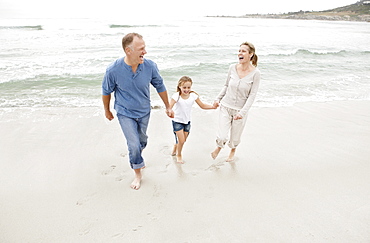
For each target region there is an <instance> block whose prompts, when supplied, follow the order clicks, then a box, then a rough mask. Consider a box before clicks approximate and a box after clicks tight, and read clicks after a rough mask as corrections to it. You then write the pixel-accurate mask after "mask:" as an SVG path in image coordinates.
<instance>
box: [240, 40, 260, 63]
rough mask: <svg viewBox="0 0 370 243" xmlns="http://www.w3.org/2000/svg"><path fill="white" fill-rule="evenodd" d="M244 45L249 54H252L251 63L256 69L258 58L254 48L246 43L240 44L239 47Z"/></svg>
mask: <svg viewBox="0 0 370 243" xmlns="http://www.w3.org/2000/svg"><path fill="white" fill-rule="evenodd" d="M244 45H245V46H248V47H249V53H253V56H252V57H251V62H252V65H253V66H255V67H257V61H258V56H257V55H256V48H255V47H254V45H253V44H252V43H250V42H247V41H246V42H244V43H242V44H241V45H240V46H244Z"/></svg>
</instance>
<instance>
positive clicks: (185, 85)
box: [179, 81, 191, 94]
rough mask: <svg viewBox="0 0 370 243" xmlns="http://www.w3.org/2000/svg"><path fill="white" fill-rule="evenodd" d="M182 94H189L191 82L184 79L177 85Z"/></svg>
mask: <svg viewBox="0 0 370 243" xmlns="http://www.w3.org/2000/svg"><path fill="white" fill-rule="evenodd" d="M179 88H180V90H181V93H182V94H189V93H190V91H191V82H190V81H186V82H184V83H182V84H181V85H180V86H179Z"/></svg>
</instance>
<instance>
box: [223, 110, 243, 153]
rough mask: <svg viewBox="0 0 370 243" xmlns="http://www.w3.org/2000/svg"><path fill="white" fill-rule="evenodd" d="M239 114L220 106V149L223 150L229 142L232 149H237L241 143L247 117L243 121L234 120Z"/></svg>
mask: <svg viewBox="0 0 370 243" xmlns="http://www.w3.org/2000/svg"><path fill="white" fill-rule="evenodd" d="M236 114H238V111H237V110H234V109H230V108H227V107H224V106H222V105H221V106H220V111H219V122H218V124H219V125H218V126H219V127H218V135H217V139H216V143H217V146H218V147H221V148H223V147H224V146H225V144H226V143H227V141H229V142H228V146H229V147H230V148H236V147H237V146H238V145H239V143H240V137H241V136H242V133H243V130H244V127H245V123H246V121H247V116H245V117H243V119H239V120H234V116H235V115H236Z"/></svg>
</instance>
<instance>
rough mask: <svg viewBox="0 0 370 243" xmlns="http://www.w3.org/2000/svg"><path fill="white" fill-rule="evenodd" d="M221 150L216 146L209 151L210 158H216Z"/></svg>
mask: <svg viewBox="0 0 370 243" xmlns="http://www.w3.org/2000/svg"><path fill="white" fill-rule="evenodd" d="M220 151H221V148H220V147H217V148H216V149H215V150H214V151H213V152H212V153H211V156H212V159H216V158H217V156H218V154H219V153H220Z"/></svg>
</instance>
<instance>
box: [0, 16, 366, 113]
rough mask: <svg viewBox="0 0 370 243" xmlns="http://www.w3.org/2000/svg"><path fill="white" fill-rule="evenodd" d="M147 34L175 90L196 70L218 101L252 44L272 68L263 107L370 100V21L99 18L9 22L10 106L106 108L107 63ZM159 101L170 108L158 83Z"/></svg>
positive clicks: (6, 84)
mask: <svg viewBox="0 0 370 243" xmlns="http://www.w3.org/2000/svg"><path fill="white" fill-rule="evenodd" d="M129 32H138V33H140V34H142V35H143V37H144V40H145V42H146V45H147V51H148V54H147V55H146V56H145V57H146V58H147V59H151V60H153V61H155V62H156V63H157V65H158V68H159V70H160V73H161V75H162V77H163V78H164V80H165V84H166V86H167V89H168V91H169V95H171V94H172V93H173V92H175V90H176V83H177V80H178V79H179V78H180V77H181V76H183V75H187V76H190V77H191V78H192V79H193V82H194V83H193V90H195V91H196V92H197V93H198V94H199V95H200V97H201V99H202V101H203V102H208V103H211V102H212V101H213V99H214V98H215V97H216V96H217V94H218V92H219V91H220V90H221V88H222V86H223V84H224V83H225V80H226V75H227V71H228V67H229V65H230V64H232V63H236V62H237V61H238V60H237V52H238V48H239V45H240V44H241V43H242V42H244V41H249V42H252V43H253V44H254V45H255V47H256V54H257V55H258V58H259V61H258V67H259V69H260V70H261V73H262V79H261V86H260V89H259V92H258V95H257V98H256V101H255V104H254V106H255V107H276V106H291V105H294V104H296V103H300V102H326V101H336V100H369V99H370V68H369V67H370V42H369V41H370V23H366V22H330V21H314V20H283V19H249V18H215V17H199V18H192V19H186V20H184V19H162V20H157V21H156V20H150V21H142V22H140V23H132V22H129V21H123V20H99V19H0V41H1V45H0V57H1V58H0V73H1V75H0V113H4V112H12V111H14V110H16V109H20V108H21V109H28V110H32V111H37V110H38V109H43V108H45V107H53V108H66V107H71V108H73V107H93V108H94V107H95V108H96V109H97V110H100V109H102V102H101V82H102V79H103V76H104V72H105V69H106V67H107V66H108V65H109V64H110V63H111V62H113V61H114V60H115V59H117V58H119V57H122V56H123V55H124V53H123V50H122V48H121V39H122V37H123V36H124V35H125V34H126V33H129ZM151 97H152V105H153V106H157V105H162V103H161V102H160V99H159V97H158V95H157V94H156V93H155V90H154V89H152V93H151Z"/></svg>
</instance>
